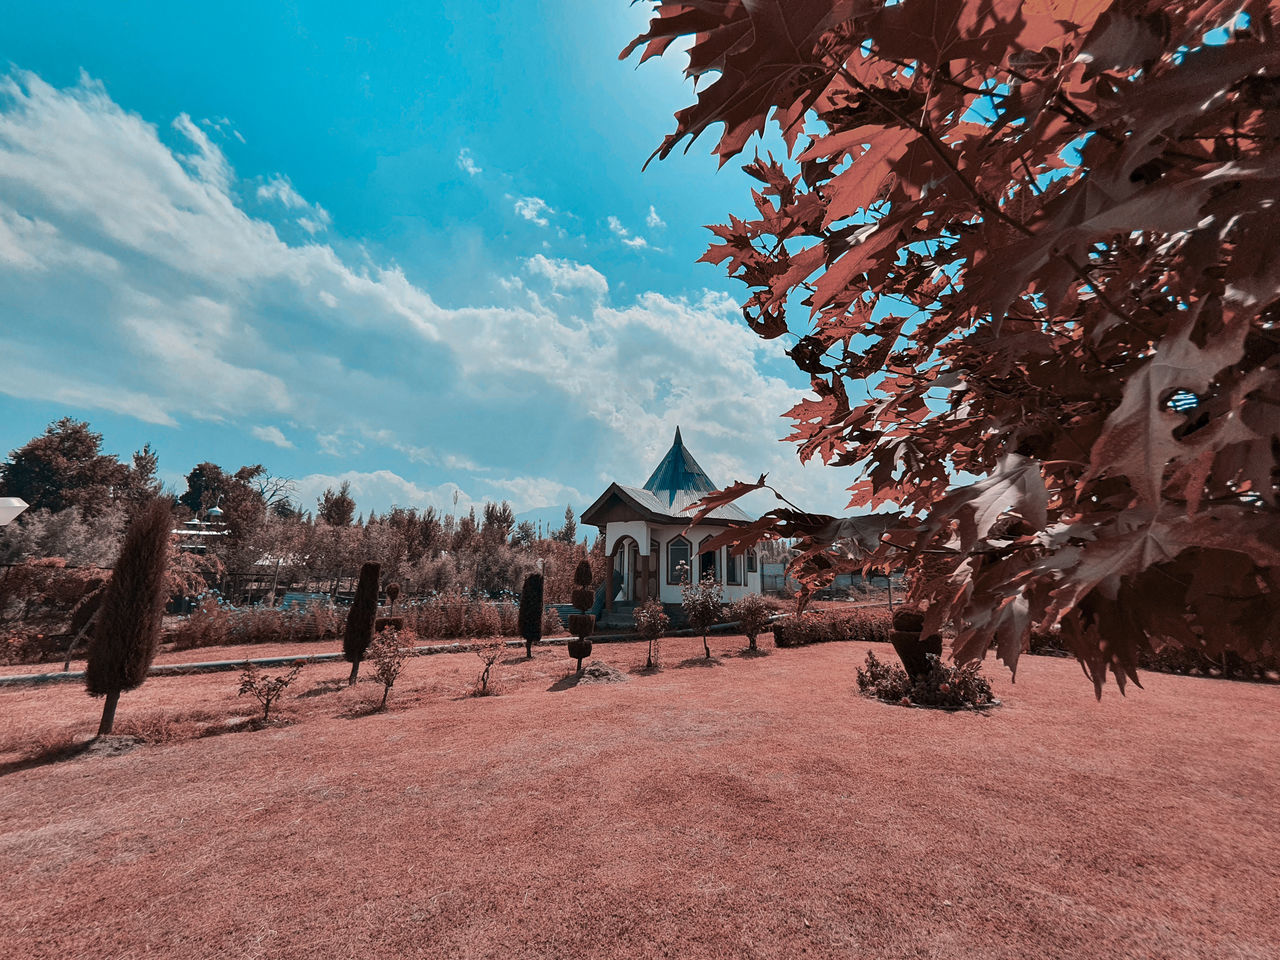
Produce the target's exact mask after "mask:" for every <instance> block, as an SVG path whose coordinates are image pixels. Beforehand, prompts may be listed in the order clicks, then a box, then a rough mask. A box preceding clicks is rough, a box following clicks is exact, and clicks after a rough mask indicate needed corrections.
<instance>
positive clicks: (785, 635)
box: [773, 607, 892, 647]
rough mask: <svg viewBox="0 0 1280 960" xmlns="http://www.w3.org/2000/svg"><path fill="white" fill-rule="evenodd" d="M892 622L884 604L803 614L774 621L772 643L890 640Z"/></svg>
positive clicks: (803, 643)
mask: <svg viewBox="0 0 1280 960" xmlns="http://www.w3.org/2000/svg"><path fill="white" fill-rule="evenodd" d="M891 625H892V624H891V620H890V617H889V611H888V610H886V609H884V608H883V607H859V608H856V609H853V610H849V611H847V612H814V613H804V614H801V615H800V616H798V617H788V618H786V619H785V620H778V621H776V622H775V623H774V624H773V643H774V645H775V646H778V647H802V646H805V645H807V644H810V643H833V642H837V641H841V640H857V641H861V642H863V643H888V642H889V634H890V632H891Z"/></svg>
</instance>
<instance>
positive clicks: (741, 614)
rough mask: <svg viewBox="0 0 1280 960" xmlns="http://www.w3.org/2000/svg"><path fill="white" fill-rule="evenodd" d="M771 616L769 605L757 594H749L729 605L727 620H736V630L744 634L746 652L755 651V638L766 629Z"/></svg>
mask: <svg viewBox="0 0 1280 960" xmlns="http://www.w3.org/2000/svg"><path fill="white" fill-rule="evenodd" d="M771 615H772V612H771V611H770V609H769V604H768V603H766V602H765V599H764V597H762V596H760V594H758V593H749V594H747V595H746V596H745V597H743V598H742V599H741V600H737V601H735V602H733V603H731V604H730V605H729V619H730V620H737V621H738V628H739V629H740V630H741V631H742V632H743V633H744V634H746V637H747V649H748V650H755V649H756V637H758V636H759V635H760V634H762V633H764V631H765V630H766V629H767V628H768V626H769V617H770V616H771Z"/></svg>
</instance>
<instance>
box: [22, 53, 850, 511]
mask: <svg viewBox="0 0 1280 960" xmlns="http://www.w3.org/2000/svg"><path fill="white" fill-rule="evenodd" d="M173 129H174V131H175V132H176V135H177V136H178V137H180V138H181V141H180V144H179V146H177V147H171V146H169V145H167V144H166V143H165V142H164V141H163V140H162V136H161V131H159V130H157V128H156V127H155V126H153V125H151V124H149V123H147V122H146V121H144V120H143V119H141V118H140V117H138V116H137V115H135V114H132V113H129V112H127V111H125V110H123V109H121V108H120V107H119V106H118V105H117V104H116V103H115V102H114V101H112V100H111V98H110V97H109V96H107V94H106V92H105V90H104V89H103V88H102V87H101V85H99V84H97V83H94V82H92V81H89V80H84V81H82V82H81V83H80V84H78V85H76V86H74V87H71V88H69V89H66V90H58V89H55V88H53V87H51V86H49V85H48V84H45V83H44V82H43V81H41V80H40V79H39V78H37V77H34V76H32V75H30V74H17V75H15V76H14V77H11V78H9V79H8V80H4V81H0V316H9V317H20V318H22V322H21V323H14V324H6V325H4V327H3V332H2V333H0V391H3V392H4V393H6V394H9V395H11V396H14V397H17V398H20V399H27V400H40V401H45V402H55V403H63V404H68V405H71V406H73V407H82V408H89V409H93V408H96V409H102V410H110V411H113V412H116V413H122V414H126V415H129V416H133V417H137V418H138V419H140V420H144V421H146V422H149V423H155V424H167V425H176V424H180V423H182V422H183V421H190V420H191V419H194V418H200V419H205V420H213V421H218V420H221V421H224V422H226V423H228V424H242V423H258V424H268V423H272V422H276V423H282V422H286V421H287V422H289V423H291V424H292V425H293V426H292V428H291V429H292V432H293V433H294V439H295V440H296V439H297V437H298V436H307V435H310V436H314V437H315V445H316V447H317V448H318V449H319V451H320V452H322V453H325V454H327V455H330V456H332V457H335V458H337V462H338V463H339V464H340V465H341V466H342V467H346V466H348V464H346V463H343V462H342V461H343V460H344V459H348V458H353V457H356V456H360V457H361V464H360V466H361V467H362V468H363V467H365V466H367V463H368V461H369V460H370V459H371V458H375V457H379V458H386V460H387V461H388V463H389V465H398V464H404V465H405V466H406V467H407V465H408V464H410V463H413V462H417V463H418V464H419V466H420V472H421V479H415V480H413V481H410V480H406V479H404V477H402V476H400V475H398V474H396V473H394V472H391V471H381V470H375V471H371V472H367V473H362V474H351V473H348V474H343V475H335V476H332V477H330V476H328V475H327V474H326V475H324V477H322V479H324V480H325V483H323V484H321V486H320V490H317V491H315V495H318V494H319V492H320V491H322V490H323V488H324V485H327V484H328V483H330V482H332V481H335V480H336V481H337V482H341V479H342V477H347V478H351V477H355V476H359V477H360V478H362V482H363V483H366V484H369V485H370V486H369V487H368V490H369V493H368V494H367V495H368V496H370V497H373V496H374V495H375V490H377V491H381V493H377V494H376V495H377V496H381V497H384V499H385V498H391V499H388V501H387V502H388V503H390V502H402V503H408V502H410V498H413V497H420V498H426V499H427V500H430V499H431V498H440V497H444V496H445V492H446V489H445V488H446V487H447V486H448V485H447V484H443V481H445V480H450V479H452V476H451V474H452V473H453V472H455V471H476V470H479V469H481V468H480V466H479V464H480V463H484V464H485V465H486V466H487V467H488V468H490V470H491V473H486V474H484V475H483V477H480V478H477V479H478V480H479V482H481V483H483V484H486V485H490V481H491V480H493V481H496V482H494V483H492V484H491V488H492V489H493V490H495V491H498V490H505V491H506V492H507V493H509V494H510V499H512V501H513V507H515V508H516V509H517V510H521V509H526V508H528V507H529V506H531V505H533V504H534V503H535V502H537V503H541V502H543V501H546V502H550V503H557V502H560V501H562V500H567V499H569V498H568V497H566V496H565V495H564V493H563V491H561V489H560V487H557V486H556V485H557V484H559V485H560V486H561V487H563V488H564V489H566V490H572V491H573V492H574V493H575V496H574V497H573V500H574V502H585V501H588V500H590V499H592V498H594V497H595V496H596V495H597V494H598V493H599V492H600V490H602V489H603V488H604V484H605V482H606V481H607V480H610V479H615V480H619V481H621V482H624V483H639V482H643V480H644V478H645V477H646V476H647V475H648V472H649V471H650V470H651V469H652V467H653V465H654V463H655V462H656V460H657V458H658V457H659V456H661V454H662V453H663V452H664V451H665V449H666V446H667V444H669V443H670V437H671V433H672V431H673V429H674V427H675V425H676V424H677V423H679V424H680V425H681V426H682V427H683V428H684V432H685V437H686V439H687V440H688V442H689V445H690V449H691V450H692V451H693V452H694V454H695V455H696V456H697V457H698V458H699V460H700V462H702V464H703V466H704V467H706V468H707V469H708V471H709V472H710V473H711V476H712V479H713V480H717V481H719V482H722V483H728V482H729V481H731V480H734V479H738V478H754V477H755V476H756V475H758V474H759V473H761V472H762V471H768V472H769V473H770V474H771V477H773V478H775V479H777V480H779V482H780V483H781V485H782V487H783V488H785V489H788V490H789V491H794V492H796V496H797V498H798V499H797V502H800V503H802V504H805V505H809V506H811V507H815V508H826V509H839V508H841V507H843V505H844V503H845V501H846V499H847V498H845V497H843V496H841V494H840V490H841V487H843V486H844V485H847V484H848V483H850V482H852V479H853V478H852V477H850V476H849V475H848V473H847V472H844V471H832V470H823V469H822V468H813V467H811V468H808V469H805V470H801V469H800V467H799V466H798V464H797V463H796V461H795V457H794V453H793V451H792V449H791V448H789V447H784V446H781V445H779V444H778V443H777V439H778V438H779V437H780V436H782V435H783V434H784V433H786V432H788V430H789V427H788V426H787V425H786V424H785V423H784V422H783V421H782V420H781V419H780V418H779V414H780V412H781V411H784V410H786V409H789V408H790V407H791V406H792V405H794V403H795V402H796V400H797V399H798V398H799V396H800V390H799V389H797V388H796V387H793V386H791V385H790V384H788V383H786V382H784V381H783V380H781V379H779V378H778V377H776V376H773V375H771V374H769V373H767V372H765V371H766V370H767V369H768V367H767V365H766V362H767V361H771V360H774V359H778V358H779V357H780V356H781V350H782V348H781V346H779V345H778V344H777V343H776V342H770V343H765V342H763V341H760V340H759V339H758V338H757V337H755V336H754V335H753V334H752V333H751V332H750V331H749V330H747V329H746V328H745V327H744V325H743V324H742V322H741V318H740V314H739V310H738V307H737V305H736V304H735V303H734V302H733V301H732V300H731V299H730V298H729V297H727V296H723V295H712V294H707V295H705V296H701V297H692V298H690V297H673V296H663V295H661V294H657V293H642V294H640V295H638V296H636V297H635V298H634V299H632V300H631V302H629V303H626V304H617V305H614V304H612V303H610V302H609V299H608V293H609V284H608V281H607V279H606V278H605V276H604V274H603V273H601V272H600V271H599V270H598V269H596V268H595V267H593V266H591V265H590V264H585V263H577V262H575V261H572V260H560V259H554V258H551V257H548V256H542V255H539V256H535V257H531V258H529V259H528V260H527V261H525V262H524V263H523V270H524V271H526V272H527V274H526V275H527V277H529V278H533V277H537V278H539V279H540V280H542V281H546V282H549V283H550V284H551V287H552V289H553V290H556V289H557V288H559V289H560V290H564V291H569V290H580V291H584V292H586V293H587V294H589V296H579V297H571V296H564V297H549V298H547V301H546V302H543V301H542V300H540V299H539V298H538V297H537V296H535V295H533V293H532V291H530V290H529V289H527V288H526V285H525V284H522V283H521V282H520V280H519V278H518V277H512V278H510V279H509V280H508V281H507V282H506V283H505V284H502V285H498V284H495V285H494V286H493V288H492V289H491V290H485V289H477V290H476V292H475V294H474V298H473V299H472V300H471V302H470V303H463V304H461V305H458V306H454V307H445V306H442V305H441V304H440V303H439V302H437V300H436V299H435V298H434V297H433V296H432V295H431V294H430V293H429V292H428V291H427V290H425V289H424V288H423V287H422V286H420V285H418V284H416V283H415V282H413V280H411V279H410V277H408V276H407V275H406V274H405V272H404V271H403V270H402V269H400V268H399V267H396V266H394V265H390V266H388V265H380V264H378V263H376V262H374V261H373V260H372V259H370V258H369V257H368V256H367V255H364V254H358V255H357V258H356V259H352V260H348V259H346V258H344V256H343V255H341V254H339V252H337V251H336V250H335V249H334V247H333V246H331V245H329V244H326V243H323V242H314V241H312V242H307V243H303V244H293V243H290V242H287V241H286V240H284V239H282V238H281V236H280V235H279V234H278V233H277V231H276V229H275V227H274V226H273V225H272V224H271V223H270V222H268V221H267V220H265V219H262V218H261V217H256V216H253V215H251V214H250V213H248V212H246V211H245V209H243V207H242V205H241V201H240V200H239V199H238V198H240V197H243V196H245V195H246V193H247V194H248V195H249V196H250V197H255V191H256V190H258V189H259V188H265V189H267V191H268V194H269V196H268V197H267V198H265V199H268V200H270V202H271V203H272V204H274V205H278V206H279V207H280V208H281V209H284V210H286V211H289V212H290V213H296V212H298V211H300V210H302V208H301V207H297V206H290V204H296V202H297V201H296V200H295V199H294V198H293V194H296V193H297V191H296V190H295V191H293V193H290V190H292V187H291V186H290V187H289V189H288V190H286V189H285V187H286V186H288V185H289V181H288V180H287V179H285V178H283V177H281V178H273V179H272V180H271V181H269V182H268V183H266V184H252V185H250V184H246V183H244V182H243V181H239V180H237V178H236V176H235V172H234V170H233V169H232V168H231V167H230V165H229V164H228V163H227V161H226V158H225V157H224V156H223V155H222V153H221V151H220V150H219V149H218V147H217V146H216V145H215V144H213V143H212V142H211V141H210V140H209V138H208V137H207V136H206V135H205V133H204V132H203V131H202V130H201V129H200V128H199V127H197V126H196V125H194V124H193V123H191V121H190V120H189V118H182V117H180V118H179V121H178V122H176V123H175V124H174V128H173ZM299 199H302V202H304V203H305V199H304V198H300V197H299ZM524 201H527V202H528V204H529V206H528V207H527V209H528V210H530V211H531V212H532V214H533V222H537V220H538V219H542V220H545V219H546V216H549V215H550V214H551V213H552V211H551V209H550V207H549V206H548V205H547V204H546V203H545V202H544V201H541V200H537V198H524V200H523V201H521V202H524ZM535 201H536V202H535ZM308 215H310V214H308ZM615 224H616V226H615ZM610 228H611V229H613V230H614V232H615V234H619V236H620V238H621V239H624V240H625V239H628V238H630V236H631V235H630V234H629V233H628V234H627V235H626V236H621V234H620V233H619V231H620V230H621V231H623V232H625V227H624V226H623V225H622V223H621V221H618V220H617V218H616V217H615V218H611V220H610ZM531 284H532V280H530V285H531ZM491 298H496V299H497V300H498V301H499V304H498V305H494V304H493V303H492V301H491ZM184 425H185V424H184ZM384 429H385V430H387V432H386V433H385V434H384V433H383V432H382V431H383V430H384ZM286 439H287V438H286ZM268 442H270V441H268ZM366 443H367V444H368V448H366ZM282 449H286V448H282ZM415 451H416V452H417V453H418V454H420V457H415V453H414V452H415ZM379 465H380V464H379ZM400 469H402V471H403V469H405V468H404V467H401V468H400ZM314 476H315V477H321V475H319V474H317V475H314ZM511 477H514V479H511ZM530 478H537V479H530ZM316 482H317V483H319V482H320V480H317V481H316ZM468 482H474V481H468ZM379 484H380V486H379ZM503 484H505V486H503ZM352 485H353V488H354V487H355V482H354V480H353V484H352ZM579 491H581V494H578V492H579ZM447 494H448V496H447V497H446V498H445V500H441V505H450V504H448V503H446V500H449V499H450V498H451V496H452V488H449V489H448V490H447ZM522 498H523V499H524V501H525V502H520V501H521V499H522ZM361 506H362V508H363V509H366V510H367V509H369V508H370V507H374V508H375V509H383V506H382V505H381V504H379V503H374V502H370V503H362V504H361Z"/></svg>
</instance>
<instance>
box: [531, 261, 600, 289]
mask: <svg viewBox="0 0 1280 960" xmlns="http://www.w3.org/2000/svg"><path fill="white" fill-rule="evenodd" d="M524 263H525V269H526V270H527V271H528V272H529V273H530V274H532V275H534V276H539V277H545V278H546V279H547V280H550V281H551V287H552V289H553V290H557V291H559V290H586V291H587V292H588V293H590V294H592V295H593V296H595V297H597V298H603V297H606V296H608V295H609V281H608V280H606V279H605V276H604V274H603V273H601V272H600V271H599V270H597V269H596V268H595V267H593V266H590V265H589V264H585V263H576V262H574V261H573V260H552V259H549V258H547V257H544V256H543V255H542V254H540V253H539V254H535V255H534V256H532V257H530V258H529V259H528V260H526V261H525V262H524Z"/></svg>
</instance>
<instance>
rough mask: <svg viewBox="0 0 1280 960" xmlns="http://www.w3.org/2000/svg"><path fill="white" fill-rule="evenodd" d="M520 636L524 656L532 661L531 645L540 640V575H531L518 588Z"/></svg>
mask: <svg viewBox="0 0 1280 960" xmlns="http://www.w3.org/2000/svg"><path fill="white" fill-rule="evenodd" d="M520 636H522V637H524V653H525V656H526V657H528V658H530V659H532V657H533V645H534V644H535V643H537V642H538V641H539V640H541V639H542V574H540V573H531V574H529V575H528V576H527V577H525V578H524V586H523V587H521V588H520Z"/></svg>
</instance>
